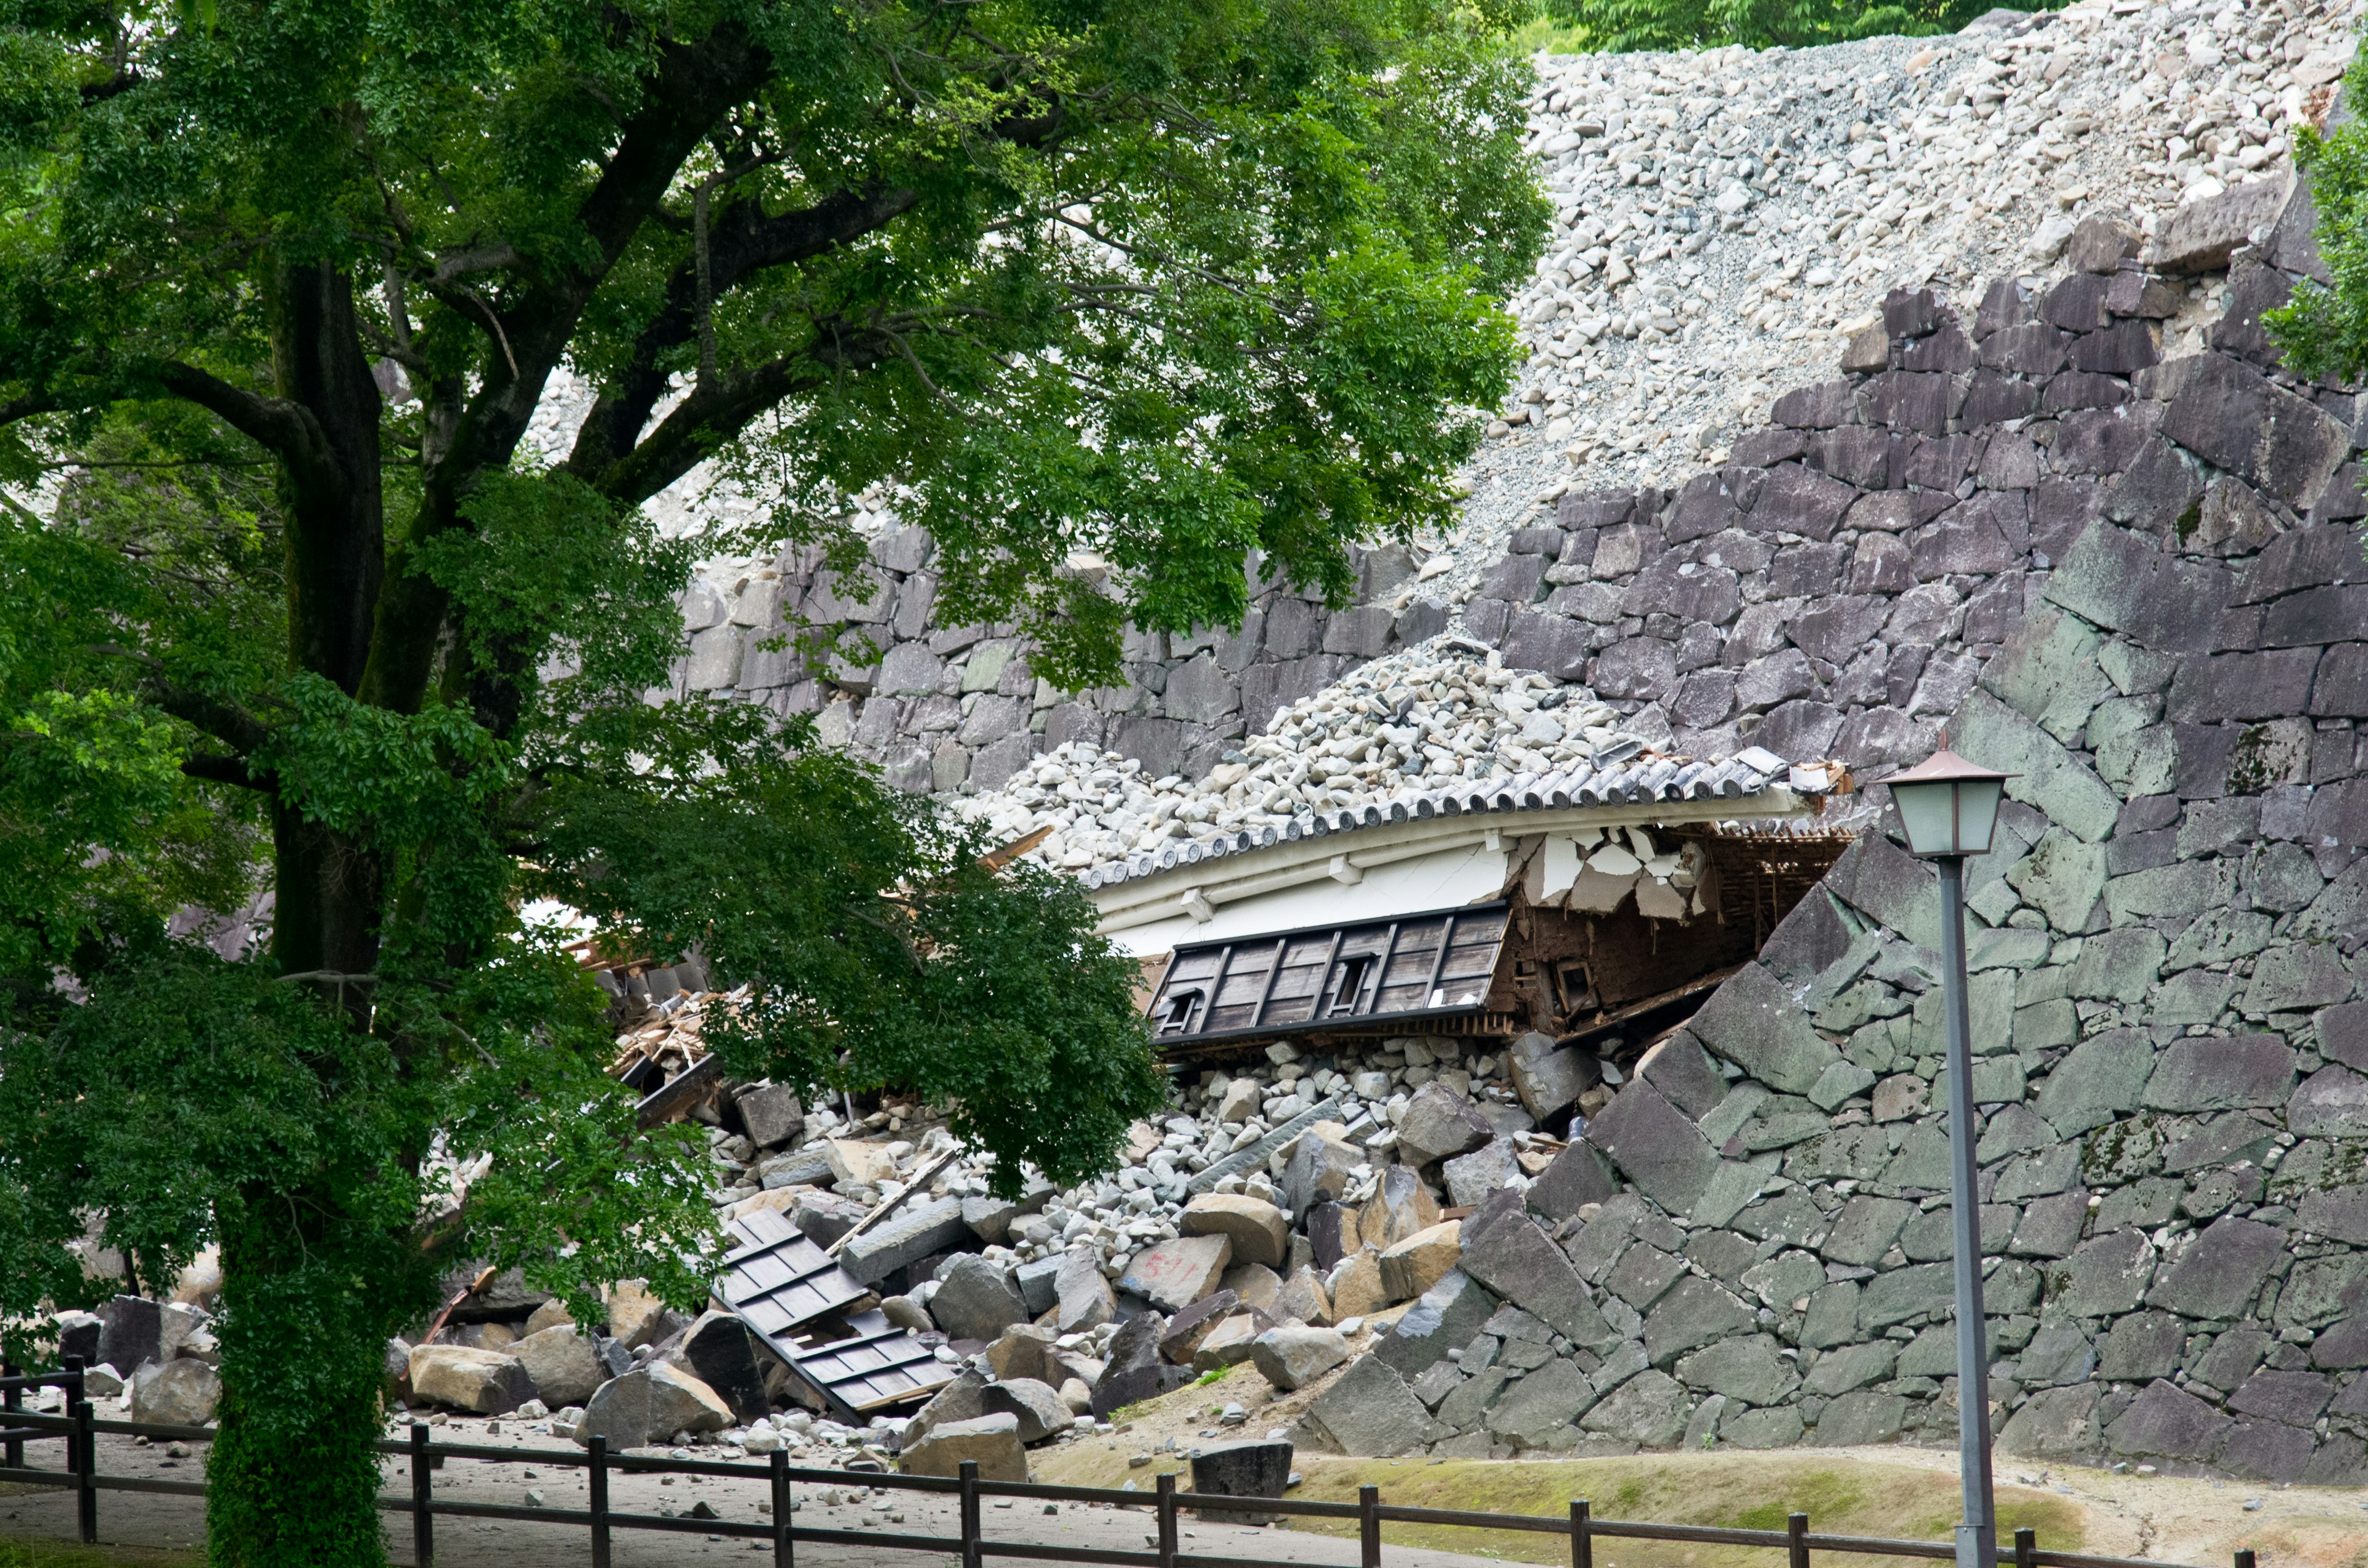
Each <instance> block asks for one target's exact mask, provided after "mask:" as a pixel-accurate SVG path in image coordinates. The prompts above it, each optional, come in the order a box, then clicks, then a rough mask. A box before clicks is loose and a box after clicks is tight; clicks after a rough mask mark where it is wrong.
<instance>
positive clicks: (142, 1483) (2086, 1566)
mask: <svg viewBox="0 0 2368 1568" xmlns="http://www.w3.org/2000/svg"><path fill="white" fill-rule="evenodd" d="M82 1384H83V1376H82V1373H81V1372H80V1371H74V1370H70V1371H65V1372H51V1373H46V1374H37V1375H34V1376H30V1377H0V1460H5V1463H0V1482H20V1483H28V1484H30V1485H35V1486H51V1487H59V1488H66V1489H71V1490H72V1491H73V1492H74V1496H75V1518H76V1522H77V1527H78V1533H79V1534H80V1536H81V1538H82V1540H84V1541H85V1542H87V1543H96V1542H97V1540H98V1494H100V1493H101V1492H150V1493H164V1494H169V1495H173V1496H181V1497H203V1496H204V1495H205V1492H206V1488H205V1483H203V1482H198V1481H164V1480H157V1479H153V1478H150V1477H146V1476H130V1475H102V1474H100V1473H99V1470H98V1435H99V1434H100V1433H102V1432H104V1433H110V1434H116V1435H120V1436H127V1437H147V1438H150V1439H152V1440H154V1439H164V1440H167V1441H181V1442H192V1443H202V1442H207V1441H210V1440H211V1438H212V1437H213V1436H214V1433H213V1429H212V1428H211V1427H206V1426H162V1425H159V1424H157V1423H154V1422H137V1421H102V1420H99V1419H98V1418H97V1415H95V1414H94V1412H93V1411H92V1408H91V1405H90V1403H89V1402H88V1401H87V1400H85V1398H83V1387H82ZM37 1388H62V1389H63V1390H65V1392H66V1406H67V1410H68V1412H69V1414H67V1415H35V1414H33V1413H32V1412H30V1411H27V1410H25V1409H24V1408H23V1407H22V1396H23V1394H24V1392H26V1391H28V1390H30V1389H37ZM41 1439H51V1440H55V1439H63V1442H64V1444H65V1463H64V1464H63V1466H61V1467H59V1468H56V1469H40V1468H31V1467H28V1466H27V1465H26V1463H25V1454H24V1445H25V1444H26V1443H27V1442H28V1441H32V1440H41ZM378 1450H379V1452H380V1453H381V1454H383V1455H387V1456H390V1457H393V1458H405V1459H408V1460H410V1472H411V1494H410V1495H409V1496H408V1497H402V1496H381V1497H380V1499H379V1506H380V1507H381V1509H383V1510H386V1511H388V1512H390V1513H399V1514H408V1515H410V1516H411V1539H412V1555H413V1561H414V1562H415V1564H416V1568H433V1564H434V1562H435V1558H436V1520H437V1519H438V1517H446V1518H472V1519H517V1520H522V1521H526V1522H529V1523H533V1524H547V1525H574V1526H578V1527H582V1528H588V1529H589V1530H590V1531H591V1546H592V1568H610V1556H609V1553H610V1542H611V1541H612V1540H614V1537H615V1532H616V1531H618V1530H672V1531H677V1532H681V1533H686V1534H695V1535H703V1536H723V1537H726V1538H729V1539H735V1540H766V1541H770V1542H771V1543H772V1548H773V1562H774V1565H775V1568H795V1563H796V1552H797V1547H798V1544H799V1543H800V1542H802V1541H803V1542H811V1543H814V1544H817V1545H834V1546H855V1547H871V1548H875V1549H886V1550H901V1551H927V1552H941V1553H943V1554H945V1555H946V1556H949V1557H953V1558H956V1559H958V1560H959V1564H960V1568H984V1564H985V1560H986V1559H987V1558H990V1557H997V1558H1019V1559H1024V1560H1027V1561H1031V1562H1081V1563H1098V1564H1107V1565H1110V1568H1308V1565H1307V1564H1305V1563H1301V1562H1281V1561H1280V1560H1278V1559H1274V1558H1264V1557H1225V1556H1214V1555H1210V1554H1207V1553H1201V1552H1186V1551H1181V1550H1179V1549H1178V1544H1177V1541H1178V1531H1177V1519H1178V1511H1179V1510H1181V1509H1185V1508H1194V1509H1199V1510H1201V1511H1202V1512H1203V1513H1224V1512H1235V1513H1251V1514H1258V1515H1277V1514H1280V1515H1290V1516H1295V1517H1301V1518H1313V1519H1337V1520H1342V1521H1347V1520H1354V1521H1355V1522H1356V1525H1357V1533H1358V1540H1359V1542H1360V1568H1383V1565H1382V1527H1383V1525H1385V1524H1406V1525H1450V1526H1455V1527H1460V1528H1468V1529H1480V1530H1519V1531H1526V1532H1529V1533H1532V1534H1537V1535H1559V1536H1567V1537H1568V1538H1569V1540H1570V1562H1571V1568H1595V1543H1596V1542H1598V1541H1600V1540H1657V1541H1679V1542H1687V1543H1691V1544H1695V1545H1702V1546H1743V1547H1762V1548H1766V1549H1767V1550H1769V1551H1782V1552H1783V1553H1784V1554H1785V1564H1786V1568H1811V1560H1812V1556H1813V1554H1815V1553H1817V1552H1840V1553H1847V1554H1856V1555H1862V1556H1873V1557H1913V1558H1925V1559H1930V1560H1932V1561H1935V1562H1953V1561H1954V1560H1955V1558H1956V1554H1957V1549H1956V1546H1955V1543H1954V1542H1952V1541H1934V1540H1883V1539H1881V1538H1879V1537H1871V1536H1845V1535H1819V1534H1816V1533H1815V1532H1813V1531H1811V1530H1810V1528H1809V1518H1808V1516H1807V1515H1805V1514H1794V1515H1793V1516H1792V1517H1791V1518H1790V1520H1789V1521H1788V1523H1787V1525H1786V1528H1783V1529H1782V1530H1750V1529H1729V1528H1724V1527H1719V1526H1710V1525H1658V1524H1647V1523H1645V1522H1642V1521H1639V1520H1634V1519H1599V1518H1597V1517H1595V1516H1594V1513H1593V1511H1592V1510H1591V1509H1590V1508H1589V1507H1588V1504H1587V1503H1586V1502H1585V1501H1584V1500H1574V1501H1573V1502H1572V1503H1571V1505H1570V1511H1569V1514H1568V1516H1567V1517H1553V1516H1541V1515H1535V1514H1486V1513H1474V1512H1467V1511H1464V1510H1461V1509H1453V1508H1414V1507H1405V1506H1397V1505H1394V1504H1387V1503H1383V1501H1382V1498H1381V1492H1380V1489H1379V1488H1377V1487H1372V1486H1366V1487H1361V1488H1360V1489H1359V1492H1358V1500H1357V1501H1356V1502H1354V1503H1303V1502H1295V1501H1292V1500H1291V1499H1288V1498H1279V1497H1232V1496H1218V1495H1214V1494H1204V1493H1193V1492H1179V1491H1178V1490H1177V1489H1176V1477H1175V1475H1174V1474H1173V1473H1163V1474H1161V1475H1160V1476H1159V1477H1158V1478H1157V1483H1158V1484H1157V1489H1156V1491H1155V1492H1152V1493H1149V1494H1145V1493H1142V1492H1126V1491H1114V1490H1111V1489H1110V1488H1106V1487H1094V1486H1053V1485H1046V1484H1043V1483H1036V1482H988V1481H982V1480H980V1479H979V1475H978V1467H977V1465H975V1464H974V1463H967V1462H966V1463H964V1464H963V1465H962V1474H961V1476H960V1477H959V1478H958V1479H957V1478H948V1477H943V1476H928V1475H886V1474H871V1473H865V1472H849V1471H837V1470H806V1469H802V1468H797V1467H793V1466H791V1464H790V1462H789V1459H788V1456H787V1455H786V1454H781V1453H774V1454H771V1455H769V1456H768V1460H767V1462H764V1463H756V1462H748V1461H734V1460H677V1459H660V1458H654V1457H645V1456H643V1455H640V1454H612V1453H610V1452H609V1449H608V1442H607V1439H606V1438H603V1437H594V1438H592V1439H591V1442H590V1446H589V1447H588V1448H583V1449H575V1448H567V1449H507V1448H489V1447H484V1446H482V1445H472V1444H468V1443H435V1442H430V1441H429V1440H428V1428H427V1426H425V1425H424V1424H420V1423H414V1424H413V1426H412V1428H411V1436H410V1439H409V1441H407V1442H395V1441H387V1442H381V1443H380V1444H379V1445H378ZM448 1458H449V1459H466V1460H484V1461H486V1462H490V1463H495V1464H517V1465H541V1466H546V1467H549V1468H552V1469H570V1468H572V1469H581V1470H585V1471H589V1475H588V1476H587V1478H586V1479H587V1481H588V1483H589V1488H588V1489H589V1491H590V1494H591V1495H590V1504H591V1506H589V1507H588V1508H548V1507H531V1506H512V1505H508V1504H499V1503H468V1502H462V1501H460V1500H458V1499H455V1498H438V1496H437V1495H436V1494H435V1483H434V1476H435V1473H436V1470H437V1468H438V1465H439V1464H440V1463H441V1461H442V1460H446V1459H448ZM618 1474H624V1475H706V1476H722V1477H729V1478H732V1479H734V1480H742V1481H758V1482H763V1483H766V1485H767V1486H768V1489H769V1504H768V1506H769V1508H770V1511H771V1518H770V1519H769V1520H768V1522H766V1523H762V1524H748V1523H744V1522H741V1521H738V1520H733V1519H721V1518H716V1519H700V1518H692V1517H688V1516H684V1515H666V1514H632V1513H620V1512H618V1511H617V1510H616V1509H614V1508H612V1507H611V1506H609V1478H610V1477H611V1476H613V1475H618ZM800 1485H805V1486H848V1485H861V1486H871V1487H880V1488H885V1489H888V1490H891V1491H904V1492H916V1493H923V1494H938V1495H941V1496H952V1497H957V1498H959V1499H960V1505H961V1506H960V1532H961V1533H960V1534H959V1535H955V1536H931V1535H901V1534H891V1533H888V1532H886V1531H883V1530H843V1529H830V1528H816V1527H811V1526H803V1525H800V1526H792V1525H791V1522H790V1516H791V1506H792V1502H793V1499H794V1491H793V1489H794V1488H795V1487H797V1486H800ZM989 1497H1009V1498H1030V1499H1035V1500H1038V1501H1042V1502H1047V1503H1102V1504H1109V1505H1111V1506H1116V1507H1121V1508H1129V1509H1142V1508H1148V1509H1150V1510H1151V1511H1152V1512H1153V1513H1154V1515H1155V1516H1156V1519H1157V1529H1156V1537H1155V1539H1156V1541H1157V1543H1158V1544H1157V1546H1156V1549H1155V1550H1152V1551H1119V1550H1114V1549H1109V1548H1098V1547H1071V1546H1053V1545H1050V1544H1046V1543H1042V1542H1033V1541H1008V1540H987V1539H986V1538H985V1534H984V1532H983V1529H982V1525H981V1520H980V1505H981V1501H982V1499H985V1498H989ZM1998 1562H1999V1564H2001V1565H2002V1568H2003V1565H2005V1564H2012V1565H2013V1568H2179V1565H2177V1564H2168V1563H2163V1562H2154V1561H2151V1560H2146V1559H2137V1558H2126V1557H2096V1556H2090V1555H2088V1554H2086V1553H2082V1552H2077V1551H2042V1550H2040V1548H2039V1545H2038V1542H2037V1540H2035V1539H2034V1537H2033V1534H2032V1531H2030V1530H2027V1529H2025V1530H2017V1531H2016V1532H2015V1536H2014V1540H2013V1542H2012V1544H2011V1546H2010V1547H2009V1546H2007V1545H2005V1544H2003V1543H2001V1546H2000V1548H1999V1551H1998ZM1771 1568H1772V1564H1771ZM2235 1568H2255V1563H2254V1558H2253V1552H2252V1551H2251V1550H2250V1549H2249V1548H2248V1549H2246V1550H2242V1551H2237V1553H2236V1561H2235Z"/></svg>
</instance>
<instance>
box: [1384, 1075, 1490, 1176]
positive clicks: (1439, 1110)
mask: <svg viewBox="0 0 2368 1568" xmlns="http://www.w3.org/2000/svg"><path fill="white" fill-rule="evenodd" d="M1495 1131H1496V1130H1495V1129H1494V1128H1492V1127H1490V1126H1489V1125H1488V1120H1487V1119H1486V1117H1484V1116H1482V1115H1481V1114H1480V1111H1479V1108H1478V1107H1476V1106H1474V1104H1473V1103H1472V1099H1471V1096H1468V1095H1463V1094H1459V1093H1457V1092H1456V1091H1455V1090H1454V1089H1452V1088H1450V1087H1448V1085H1445V1084H1443V1083H1440V1081H1438V1080H1437V1079H1433V1080H1432V1081H1431V1082H1429V1083H1428V1084H1425V1085H1422V1087H1420V1088H1419V1089H1417V1090H1416V1091H1415V1093H1414V1096H1413V1097H1412V1098H1411V1099H1410V1100H1408V1101H1407V1102H1406V1118H1405V1119H1404V1120H1403V1121H1401V1122H1400V1123H1399V1125H1398V1148H1399V1150H1400V1151H1401V1157H1402V1158H1404V1159H1405V1160H1406V1163H1407V1164H1409V1165H1429V1164H1430V1163H1431V1162H1433V1161H1435V1160H1443V1159H1447V1158H1450V1157H1452V1156H1453V1155H1456V1154H1462V1153H1468V1152H1470V1151H1471V1150H1474V1149H1477V1148H1479V1147H1481V1146H1482V1145H1483V1144H1485V1143H1486V1142H1489V1140H1490V1139H1491V1138H1492V1137H1493V1136H1494V1134H1495Z"/></svg>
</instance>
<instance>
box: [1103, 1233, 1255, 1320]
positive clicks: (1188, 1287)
mask: <svg viewBox="0 0 2368 1568" xmlns="http://www.w3.org/2000/svg"><path fill="white" fill-rule="evenodd" d="M1233 1256H1234V1244H1233V1241H1232V1238H1230V1237H1227V1236H1178V1237H1177V1238H1176V1239H1175V1240H1174V1241H1168V1242H1161V1243H1160V1244H1158V1245H1157V1246H1155V1247H1149V1248H1146V1249H1144V1251H1142V1252H1140V1253H1137V1254H1136V1255H1135V1257H1134V1261H1133V1263H1131V1264H1129V1265H1128V1266H1127V1270H1126V1273H1125V1274H1124V1275H1123V1276H1122V1277H1121V1278H1120V1280H1119V1288H1120V1289H1121V1290H1132V1291H1133V1292H1134V1293H1135V1294H1136V1295H1138V1296H1142V1297H1144V1298H1146V1299H1148V1300H1150V1301H1154V1302H1156V1303H1157V1304H1158V1305H1159V1306H1161V1307H1164V1308H1166V1309H1167V1311H1169V1312H1181V1311H1182V1310H1183V1309H1185V1308H1186V1307H1189V1306H1190V1305H1191V1304H1192V1303H1193V1302H1195V1301H1199V1300H1200V1299H1201V1297H1203V1296H1206V1295H1209V1294H1210V1293H1211V1292H1212V1291H1214V1290H1216V1289H1217V1281H1218V1279H1219V1278H1221V1277H1222V1276H1223V1275H1224V1272H1225V1266H1226V1265H1227V1264H1228V1263H1229V1262H1231V1261H1232V1259H1233Z"/></svg>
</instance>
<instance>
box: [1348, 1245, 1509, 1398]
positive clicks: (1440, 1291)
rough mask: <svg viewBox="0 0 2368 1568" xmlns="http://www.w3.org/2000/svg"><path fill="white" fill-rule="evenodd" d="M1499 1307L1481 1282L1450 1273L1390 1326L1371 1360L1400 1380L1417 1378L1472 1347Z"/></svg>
mask: <svg viewBox="0 0 2368 1568" xmlns="http://www.w3.org/2000/svg"><path fill="white" fill-rule="evenodd" d="M1496 1311H1497V1298H1496V1297H1494V1296H1493V1295H1491V1294H1489V1293H1488V1291H1487V1290H1485V1289H1483V1288H1482V1286H1481V1285H1480V1284H1479V1282H1478V1281H1477V1280H1475V1279H1474V1278H1472V1277H1471V1276H1470V1275H1468V1274H1466V1273H1464V1272H1463V1270H1462V1269H1460V1268H1452V1269H1450V1270H1448V1271H1447V1273H1446V1274H1445V1275H1444V1276H1443V1277H1441V1278H1440V1281H1439V1283H1437V1284H1435V1285H1433V1286H1432V1287H1431V1288H1430V1289H1429V1290H1426V1291H1424V1292H1423V1294H1422V1297H1421V1299H1420V1300H1419V1301H1416V1302H1415V1304H1414V1305H1413V1306H1412V1307H1410V1308H1408V1309H1407V1310H1406V1312H1405V1314H1404V1315H1402V1316H1401V1317H1400V1318H1399V1319H1398V1321H1397V1322H1396V1323H1395V1324H1392V1325H1391V1326H1390V1330H1389V1332H1388V1333H1387V1334H1385V1335H1383V1336H1382V1341H1381V1343H1380V1344H1379V1345H1377V1346H1374V1347H1373V1354H1374V1356H1375V1357H1377V1358H1380V1359H1381V1360H1382V1361H1383V1362H1385V1363H1387V1364H1388V1366H1389V1367H1390V1368H1391V1369H1393V1370H1395V1371H1396V1372H1397V1373H1399V1374H1401V1375H1402V1376H1405V1377H1409V1378H1410V1377H1413V1376H1415V1375H1417V1373H1419V1372H1420V1371H1422V1369H1424V1368H1426V1367H1428V1366H1429V1365H1430V1364H1431V1363H1432V1362H1434V1361H1440V1360H1443V1359H1445V1358H1446V1356H1447V1353H1448V1352H1449V1351H1450V1350H1460V1349H1462V1348H1463V1346H1465V1345H1467V1344H1469V1343H1470V1342H1471V1339H1472V1336H1473V1335H1475V1334H1477V1333H1479V1332H1480V1325H1481V1324H1485V1323H1486V1322H1487V1321H1488V1319H1489V1318H1490V1317H1492V1316H1494V1315H1495V1313H1496Z"/></svg>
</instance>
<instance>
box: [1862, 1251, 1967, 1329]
mask: <svg viewBox="0 0 2368 1568" xmlns="http://www.w3.org/2000/svg"><path fill="white" fill-rule="evenodd" d="M1955 1290H1956V1280H1955V1276H1954V1274H1953V1272H1952V1266H1951V1265H1949V1264H1945V1263H1916V1264H1910V1265H1908V1266H1907V1267H1905V1268H1895V1269H1893V1270H1891V1271H1890V1272H1889V1273H1887V1274H1878V1275H1876V1276H1875V1277H1874V1278H1872V1279H1870V1280H1868V1281H1866V1283H1865V1284H1864V1285H1863V1286H1861V1288H1860V1290H1859V1299H1858V1321H1859V1326H1860V1327H1861V1329H1878V1328H1889V1327H1890V1326H1891V1325H1892V1324H1897V1323H1906V1322H1907V1320H1908V1319H1909V1318H1912V1317H1917V1316H1920V1315H1921V1314H1923V1313H1925V1312H1945V1311H1947V1310H1948V1309H1949V1306H1950V1304H1951V1303H1952V1301H1954V1299H1955Z"/></svg>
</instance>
